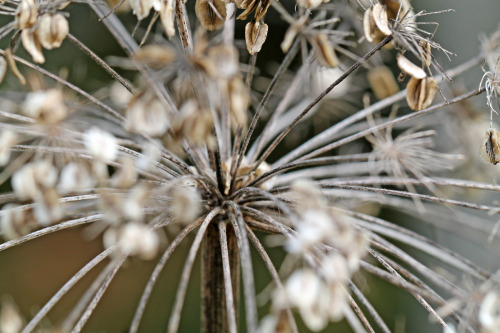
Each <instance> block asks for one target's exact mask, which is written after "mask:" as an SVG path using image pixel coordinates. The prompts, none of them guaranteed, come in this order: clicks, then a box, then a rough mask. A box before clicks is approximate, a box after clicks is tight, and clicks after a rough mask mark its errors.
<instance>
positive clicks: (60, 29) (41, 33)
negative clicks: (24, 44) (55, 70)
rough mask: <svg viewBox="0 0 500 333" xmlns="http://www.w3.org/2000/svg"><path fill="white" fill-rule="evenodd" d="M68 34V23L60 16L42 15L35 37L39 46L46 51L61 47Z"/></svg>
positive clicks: (57, 14)
mask: <svg viewBox="0 0 500 333" xmlns="http://www.w3.org/2000/svg"><path fill="white" fill-rule="evenodd" d="M68 33H69V26H68V21H67V20H66V18H65V17H64V16H63V15H62V14H59V13H56V14H44V15H42V16H41V17H40V20H39V23H38V28H37V35H38V39H39V40H40V44H42V46H43V47H44V48H46V49H47V50H51V49H53V48H57V47H59V46H61V44H62V42H63V40H64V39H65V38H66V36H67V35H68Z"/></svg>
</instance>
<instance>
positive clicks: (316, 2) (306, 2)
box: [297, 0, 323, 9]
mask: <svg viewBox="0 0 500 333" xmlns="http://www.w3.org/2000/svg"><path fill="white" fill-rule="evenodd" d="M322 3H323V0H297V5H299V7H302V8H307V9H315V8H318V7H319V6H320V5H321V4H322Z"/></svg>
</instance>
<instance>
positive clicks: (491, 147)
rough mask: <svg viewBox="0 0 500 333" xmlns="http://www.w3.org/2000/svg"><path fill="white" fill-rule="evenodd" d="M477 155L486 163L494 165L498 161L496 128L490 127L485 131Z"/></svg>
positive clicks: (499, 149) (499, 147) (499, 144)
mask: <svg viewBox="0 0 500 333" xmlns="http://www.w3.org/2000/svg"><path fill="white" fill-rule="evenodd" d="M479 155H480V156H481V158H482V159H483V161H485V162H486V163H492V164H494V165H495V164H497V163H498V162H500V133H498V131H497V130H496V129H494V128H490V129H488V130H487V131H486V133H485V135H484V139H483V142H482V143H481V147H480V148H479Z"/></svg>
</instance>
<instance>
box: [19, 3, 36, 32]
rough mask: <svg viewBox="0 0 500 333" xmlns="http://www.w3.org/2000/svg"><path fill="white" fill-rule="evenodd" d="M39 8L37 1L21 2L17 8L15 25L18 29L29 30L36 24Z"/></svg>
mask: <svg viewBox="0 0 500 333" xmlns="http://www.w3.org/2000/svg"><path fill="white" fill-rule="evenodd" d="M37 14H38V6H37V4H36V3H35V0H21V2H19V5H18V6H17V11H16V21H15V25H16V27H17V28H19V29H21V30H23V29H29V28H31V27H33V26H34V25H35V24H36V20H37Z"/></svg>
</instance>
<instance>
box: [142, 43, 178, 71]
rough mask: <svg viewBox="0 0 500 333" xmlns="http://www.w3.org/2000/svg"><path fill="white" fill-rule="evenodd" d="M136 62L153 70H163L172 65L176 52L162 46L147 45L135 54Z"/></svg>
mask: <svg viewBox="0 0 500 333" xmlns="http://www.w3.org/2000/svg"><path fill="white" fill-rule="evenodd" d="M133 58H134V60H136V61H138V62H140V63H143V64H145V65H148V66H149V67H151V68H156V69H162V68H165V67H166V66H168V65H170V64H172V62H173V61H174V60H175V58H176V54H175V51H174V50H173V49H171V48H168V47H164V46H160V45H146V46H144V47H142V48H140V49H139V50H138V51H137V52H136V53H135V54H134V57H133Z"/></svg>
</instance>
